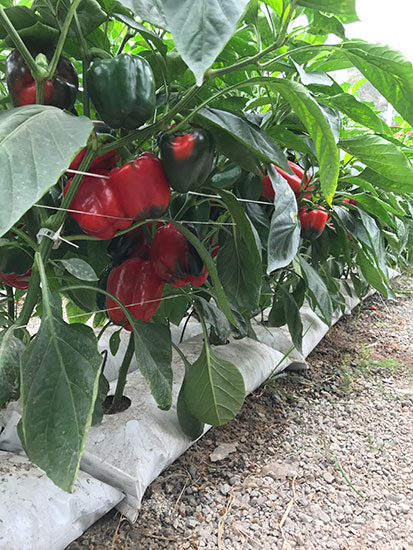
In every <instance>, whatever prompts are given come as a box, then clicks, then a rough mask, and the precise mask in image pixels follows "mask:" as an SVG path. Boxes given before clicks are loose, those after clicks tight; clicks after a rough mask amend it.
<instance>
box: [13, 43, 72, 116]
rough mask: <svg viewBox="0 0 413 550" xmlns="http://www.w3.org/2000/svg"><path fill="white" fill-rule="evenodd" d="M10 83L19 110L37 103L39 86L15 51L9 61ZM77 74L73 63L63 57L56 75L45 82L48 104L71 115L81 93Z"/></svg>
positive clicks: (20, 56)
mask: <svg viewBox="0 0 413 550" xmlns="http://www.w3.org/2000/svg"><path fill="white" fill-rule="evenodd" d="M6 82H7V87H8V89H9V93H10V96H11V98H12V101H13V105H14V106H15V107H20V106H22V105H33V104H35V103H36V82H35V81H34V78H33V77H32V75H31V73H30V70H29V68H28V67H27V65H26V63H25V61H24V58H23V56H22V55H21V54H20V52H18V51H17V50H13V51H12V52H11V53H10V54H9V55H8V56H7V58H6ZM78 86H79V83H78V78H77V73H76V70H75V68H74V66H73V65H72V63H71V62H70V61H69V60H68V59H67V58H66V57H63V56H60V58H59V62H58V64H57V68H56V73H55V75H54V76H53V77H52V79H51V80H46V81H45V86H44V104H45V105H53V106H54V107H59V109H67V110H68V111H70V110H71V109H72V108H73V105H74V103H75V100H76V95H77V90H78Z"/></svg>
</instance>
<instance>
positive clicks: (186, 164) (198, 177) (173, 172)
mask: <svg viewBox="0 0 413 550" xmlns="http://www.w3.org/2000/svg"><path fill="white" fill-rule="evenodd" d="M158 145H159V152H160V157H161V161H162V165H163V167H164V170H165V172H166V175H167V177H168V181H169V184H170V185H171V187H172V188H173V189H174V190H175V191H178V192H179V193H187V192H188V191H194V190H196V189H198V188H199V187H201V185H203V184H204V183H205V182H206V180H207V179H208V176H209V174H210V173H211V169H212V164H213V161H214V150H215V145H214V139H213V137H212V135H211V134H210V133H209V132H208V131H207V130H205V129H203V128H193V129H192V130H191V131H190V132H189V133H187V134H183V135H178V134H165V133H163V132H161V133H160V134H159V136H158Z"/></svg>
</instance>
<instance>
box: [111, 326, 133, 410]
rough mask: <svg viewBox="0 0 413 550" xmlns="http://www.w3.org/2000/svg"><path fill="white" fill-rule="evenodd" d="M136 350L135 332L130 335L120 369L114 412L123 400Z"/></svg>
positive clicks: (114, 398)
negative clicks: (127, 377)
mask: <svg viewBox="0 0 413 550" xmlns="http://www.w3.org/2000/svg"><path fill="white" fill-rule="evenodd" d="M134 351H135V338H134V335H133V332H131V334H130V336H129V344H128V347H127V350H126V353H125V355H124V357H123V361H122V365H121V366H120V369H119V375H118V381H117V384H116V390H115V395H114V396H113V401H112V406H111V409H112V411H113V412H116V410H117V409H119V407H120V404H121V402H122V396H123V390H124V389H125V384H126V376H127V374H128V370H129V366H130V362H131V361H132V357H133V354H134Z"/></svg>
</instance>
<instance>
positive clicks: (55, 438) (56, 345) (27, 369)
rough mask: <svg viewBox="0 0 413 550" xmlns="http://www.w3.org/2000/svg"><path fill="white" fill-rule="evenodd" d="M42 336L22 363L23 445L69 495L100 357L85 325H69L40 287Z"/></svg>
mask: <svg viewBox="0 0 413 550" xmlns="http://www.w3.org/2000/svg"><path fill="white" fill-rule="evenodd" d="M42 294H43V314H42V321H41V325H40V330H39V332H38V333H37V335H36V337H35V338H34V339H33V340H32V341H31V342H30V344H29V345H28V347H27V349H26V351H25V353H24V354H23V357H22V361H21V405H22V420H21V433H22V436H23V439H22V443H23V447H24V450H25V451H26V454H27V456H28V457H29V458H30V460H31V461H32V462H34V463H35V464H36V465H37V466H39V467H40V468H42V469H43V470H44V471H45V472H46V473H47V475H48V476H49V477H50V478H51V479H52V480H53V481H54V483H56V485H58V487H60V488H61V489H63V490H65V491H70V490H71V488H72V487H73V484H74V482H75V479H76V476H77V473H78V470H79V463H80V458H81V456H82V453H83V449H84V445H85V440H86V436H87V433H88V431H89V428H90V425H91V420H92V413H93V410H94V405H95V400H96V396H97V391H98V383H99V377H100V369H101V366H102V356H101V354H100V353H99V351H98V345H97V339H96V336H95V334H94V332H93V330H92V329H91V328H90V327H87V326H86V325H80V324H75V325H68V324H66V323H65V322H64V321H63V320H62V319H61V317H60V312H59V308H58V307H57V306H58V304H55V303H54V301H52V296H51V294H50V292H49V289H48V287H47V283H46V279H44V281H42Z"/></svg>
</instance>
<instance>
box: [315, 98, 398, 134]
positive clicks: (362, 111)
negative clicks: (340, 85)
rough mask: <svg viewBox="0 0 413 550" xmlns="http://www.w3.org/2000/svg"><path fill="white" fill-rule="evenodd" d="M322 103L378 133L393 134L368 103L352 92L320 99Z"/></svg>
mask: <svg viewBox="0 0 413 550" xmlns="http://www.w3.org/2000/svg"><path fill="white" fill-rule="evenodd" d="M319 102H320V103H323V104H324V105H328V106H330V107H333V108H335V109H338V110H339V111H341V112H342V113H344V114H345V115H347V116H348V117H350V118H351V119H353V120H355V121H356V122H359V123H360V124H363V125H364V126H366V127H367V128H371V129H372V130H374V131H375V132H377V133H378V134H387V135H392V133H391V130H390V128H389V127H388V126H387V124H386V123H385V122H384V121H383V120H382V119H381V118H380V117H379V116H377V115H376V113H375V112H374V111H373V109H371V108H370V107H369V106H368V105H367V104H366V103H362V102H361V101H359V100H358V99H357V98H356V97H355V96H353V95H351V94H344V93H343V94H337V95H334V96H330V97H323V98H320V99H319Z"/></svg>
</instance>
